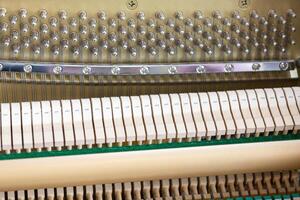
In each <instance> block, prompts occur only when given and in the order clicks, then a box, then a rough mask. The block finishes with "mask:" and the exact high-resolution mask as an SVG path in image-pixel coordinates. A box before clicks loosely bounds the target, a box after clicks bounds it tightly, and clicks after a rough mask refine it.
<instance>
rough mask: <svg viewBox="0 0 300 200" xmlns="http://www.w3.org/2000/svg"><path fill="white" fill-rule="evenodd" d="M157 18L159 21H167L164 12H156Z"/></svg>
mask: <svg viewBox="0 0 300 200" xmlns="http://www.w3.org/2000/svg"><path fill="white" fill-rule="evenodd" d="M155 17H156V18H157V19H159V20H165V18H166V17H165V14H164V13H163V12H156V13H155Z"/></svg>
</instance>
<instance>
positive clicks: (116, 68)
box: [111, 66, 121, 75]
mask: <svg viewBox="0 0 300 200" xmlns="http://www.w3.org/2000/svg"><path fill="white" fill-rule="evenodd" d="M120 72H121V69H120V67H117V66H116V67H113V68H112V69H111V73H112V74H113V75H118V74H120Z"/></svg>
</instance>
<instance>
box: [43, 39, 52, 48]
mask: <svg viewBox="0 0 300 200" xmlns="http://www.w3.org/2000/svg"><path fill="white" fill-rule="evenodd" d="M42 45H43V46H44V48H46V49H47V48H49V47H50V41H49V40H47V39H44V40H42Z"/></svg>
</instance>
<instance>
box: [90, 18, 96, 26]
mask: <svg viewBox="0 0 300 200" xmlns="http://www.w3.org/2000/svg"><path fill="white" fill-rule="evenodd" d="M89 25H90V27H91V28H96V26H97V20H96V19H94V18H92V19H90V21H89Z"/></svg>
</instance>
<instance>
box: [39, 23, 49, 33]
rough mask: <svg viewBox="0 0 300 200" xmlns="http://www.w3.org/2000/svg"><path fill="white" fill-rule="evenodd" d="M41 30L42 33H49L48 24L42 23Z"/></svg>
mask: <svg viewBox="0 0 300 200" xmlns="http://www.w3.org/2000/svg"><path fill="white" fill-rule="evenodd" d="M40 30H41V33H43V34H47V33H48V32H49V28H48V25H47V24H42V25H41V26H40Z"/></svg>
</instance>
